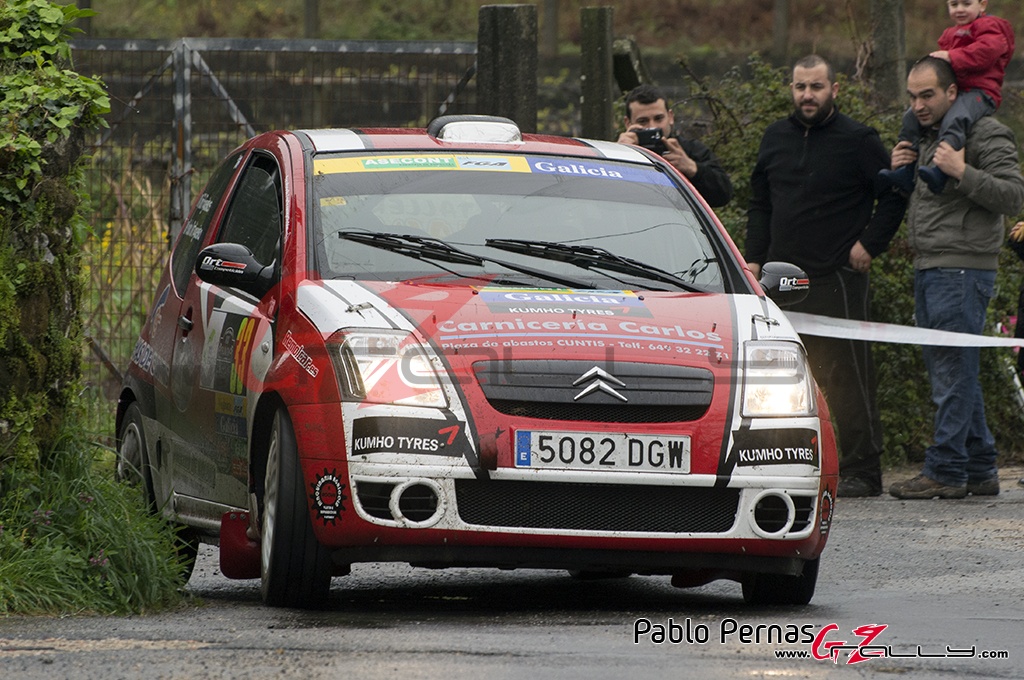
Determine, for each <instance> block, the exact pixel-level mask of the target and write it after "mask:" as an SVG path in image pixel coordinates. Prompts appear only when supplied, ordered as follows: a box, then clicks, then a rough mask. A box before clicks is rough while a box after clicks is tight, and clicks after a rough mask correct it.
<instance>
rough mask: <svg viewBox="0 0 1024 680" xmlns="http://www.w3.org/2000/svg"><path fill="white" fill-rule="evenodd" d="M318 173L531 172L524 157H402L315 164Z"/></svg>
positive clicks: (406, 155) (330, 160) (381, 157)
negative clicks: (411, 171) (419, 171)
mask: <svg viewBox="0 0 1024 680" xmlns="http://www.w3.org/2000/svg"><path fill="white" fill-rule="evenodd" d="M313 168H314V171H315V172H317V173H322V174H336V173H346V172H394V171H401V172H408V171H410V170H470V171H484V172H527V173H528V172H531V170H530V166H529V164H528V163H527V161H526V158H524V157H522V156H493V155H491V156H488V155H470V154H461V155H455V154H402V155H393V156H363V157H359V158H325V159H318V160H316V161H314V164H313Z"/></svg>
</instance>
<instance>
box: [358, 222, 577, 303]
mask: <svg viewBox="0 0 1024 680" xmlns="http://www.w3.org/2000/svg"><path fill="white" fill-rule="evenodd" d="M338 237H339V238H343V239H346V240H348V241H355V242H356V243H362V244H363V245H368V246H372V247H374V248H380V249H382V250H390V251H391V252H394V253H399V254H401V255H407V256H408V257H412V258H416V259H417V260H438V261H441V262H450V263H452V264H469V265H474V266H477V267H482V266H483V264H484V263H485V262H491V263H493V264H496V265H499V266H501V267H505V268H506V269H511V270H512V271H515V272H519V273H520V274H526V275H528V276H535V277H537V278H539V279H544V280H545V281H550V282H552V283H557V284H558V285H560V286H567V287H569V288H581V289H586V290H593V289H594V286H593V285H591V284H589V283H587V282H585V281H580V280H578V279H570V278H566V277H564V276H559V275H557V274H552V273H550V272H546V271H543V270H540V269H534V268H533V267H527V266H525V265H521V264H516V263H514V262H506V261H505V260H499V259H496V258H493V257H482V256H480V255H474V254H473V253H467V252H466V251H464V250H460V249H458V248H456V247H455V246H452V245H451V244H449V243H446V242H445V241H442V240H440V239H436V238H430V237H428V236H415V235H413V234H392V233H387V232H383V233H380V232H365V231H345V230H342V231H339V232H338ZM452 273H455V272H452Z"/></svg>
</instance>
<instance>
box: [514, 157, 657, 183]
mask: <svg viewBox="0 0 1024 680" xmlns="http://www.w3.org/2000/svg"><path fill="white" fill-rule="evenodd" d="M530 167H531V168H533V171H534V172H536V173H541V174H545V175H551V174H555V175H576V176H578V177H593V178H596V179H611V180H628V181H631V182H644V183H647V184H661V185H665V186H671V184H672V181H671V180H670V179H669V178H668V177H667V176H666V175H663V174H662V173H660V172H658V171H657V170H654V169H650V168H647V169H641V168H633V167H630V166H626V165H615V164H612V163H605V162H602V161H588V160H581V159H578V158H572V159H569V158H564V159H557V160H556V159H551V158H530Z"/></svg>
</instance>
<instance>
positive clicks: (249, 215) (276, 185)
mask: <svg viewBox="0 0 1024 680" xmlns="http://www.w3.org/2000/svg"><path fill="white" fill-rule="evenodd" d="M282 205H283V204H282V197H281V173H280V172H279V171H278V168H277V163H276V162H275V161H274V160H273V159H272V158H270V157H268V156H264V155H257V156H255V157H254V158H253V162H252V163H251V164H250V165H249V167H247V168H246V169H245V171H244V172H243V174H242V178H241V179H240V180H239V181H238V188H237V189H236V190H235V195H234V197H232V199H231V205H230V206H228V213H227V217H226V218H225V220H224V227H223V228H222V229H221V232H220V234H219V235H218V237H217V241H218V242H219V243H240V244H242V245H243V246H246V247H248V248H249V250H251V251H252V254H253V255H254V256H255V258H256V261H257V262H260V263H261V264H265V265H267V264H271V263H272V262H274V261H275V260H277V259H278V250H279V249H280V247H281V231H282V230H281V214H282V212H281V209H282Z"/></svg>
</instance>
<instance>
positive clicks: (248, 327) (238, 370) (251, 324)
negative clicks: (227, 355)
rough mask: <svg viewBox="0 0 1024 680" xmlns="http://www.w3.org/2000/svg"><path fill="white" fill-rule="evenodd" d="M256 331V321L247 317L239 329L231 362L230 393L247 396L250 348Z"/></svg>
mask: <svg viewBox="0 0 1024 680" xmlns="http://www.w3.org/2000/svg"><path fill="white" fill-rule="evenodd" d="M255 330H256V319H251V318H248V317H245V318H243V319H242V323H241V324H240V325H239V327H238V331H237V338H238V339H237V340H236V342H235V348H234V353H233V355H232V362H231V375H230V384H229V388H230V392H231V393H232V394H245V377H246V373H247V372H248V370H249V347H250V345H251V344H252V336H253V331H255Z"/></svg>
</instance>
